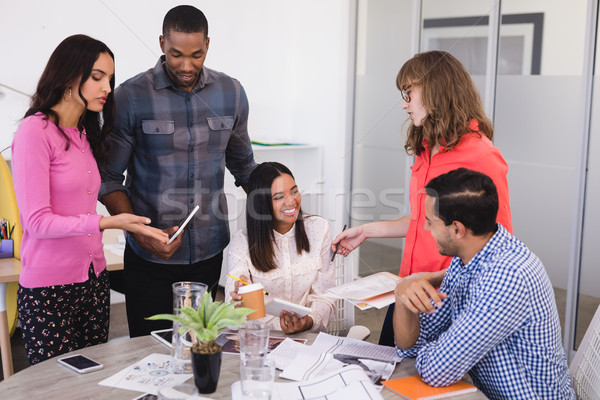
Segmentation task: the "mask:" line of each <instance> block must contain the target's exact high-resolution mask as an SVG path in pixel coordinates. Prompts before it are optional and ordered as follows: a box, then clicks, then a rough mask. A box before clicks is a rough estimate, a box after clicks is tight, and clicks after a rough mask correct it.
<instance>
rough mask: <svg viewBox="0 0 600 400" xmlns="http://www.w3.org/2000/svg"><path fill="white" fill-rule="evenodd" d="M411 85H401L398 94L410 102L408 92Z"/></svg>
mask: <svg viewBox="0 0 600 400" xmlns="http://www.w3.org/2000/svg"><path fill="white" fill-rule="evenodd" d="M411 87H412V85H405V86H403V87H402V89H400V95H401V96H402V99H403V100H404V101H405V102H407V103H410V92H411V91H412V90H411Z"/></svg>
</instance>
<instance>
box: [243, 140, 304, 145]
mask: <svg viewBox="0 0 600 400" xmlns="http://www.w3.org/2000/svg"><path fill="white" fill-rule="evenodd" d="M252 144H253V145H255V146H301V145H302V144H301V143H292V142H288V141H286V140H282V139H252Z"/></svg>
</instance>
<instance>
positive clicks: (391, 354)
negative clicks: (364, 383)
mask: <svg viewBox="0 0 600 400" xmlns="http://www.w3.org/2000/svg"><path fill="white" fill-rule="evenodd" d="M310 348H311V350H310V351H314V352H319V353H332V354H347V355H350V356H356V357H362V358H370V359H373V360H381V361H394V362H400V361H402V357H400V356H398V353H396V348H395V347H391V346H381V345H378V344H373V343H369V342H365V341H363V340H358V339H352V338H348V337H339V336H332V335H328V334H326V333H323V332H320V333H319V335H318V336H317V339H316V340H315V341H314V343H313V344H312V346H310Z"/></svg>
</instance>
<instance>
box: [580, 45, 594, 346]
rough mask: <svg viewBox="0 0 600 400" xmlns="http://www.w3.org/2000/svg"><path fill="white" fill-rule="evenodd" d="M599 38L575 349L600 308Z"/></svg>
mask: <svg viewBox="0 0 600 400" xmlns="http://www.w3.org/2000/svg"><path fill="white" fill-rule="evenodd" d="M599 40H600V35H599V34H597V36H596V54H595V63H594V64H595V70H594V76H593V88H592V89H593V90H592V93H593V96H592V117H591V122H590V123H591V127H590V137H589V148H588V164H587V168H588V169H587V179H586V193H585V214H584V220H583V238H582V249H581V269H580V271H579V291H578V301H577V314H576V325H575V347H574V348H575V349H577V348H578V347H579V344H580V343H581V340H582V339H583V335H584V334H585V332H586V330H587V328H588V326H589V325H590V322H591V320H592V318H593V316H594V313H595V312H596V309H597V308H598V306H599V305H600V285H598V282H600V268H598V253H597V252H596V251H595V250H596V248H595V247H596V245H597V243H598V238H600V209H599V208H598V207H597V205H598V204H600V156H599V155H600V93H599V91H598V88H599V87H600V86H599V84H600V66H599V63H600V50H598V43H600V42H599Z"/></svg>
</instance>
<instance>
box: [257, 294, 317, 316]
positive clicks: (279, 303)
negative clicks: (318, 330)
mask: <svg viewBox="0 0 600 400" xmlns="http://www.w3.org/2000/svg"><path fill="white" fill-rule="evenodd" d="M268 298H269V296H266V297H265V300H267V299H268ZM283 310H285V311H287V312H292V311H293V312H295V313H296V315H297V316H298V317H304V316H305V315H308V314H310V313H311V312H312V310H311V309H310V308H308V307H304V306H300V305H298V304H295V303H290V302H289V301H285V300H281V299H277V298H275V297H274V298H272V299H269V300H268V301H267V302H266V303H265V312H266V313H267V314H269V315H274V316H276V317H278V316H279V315H280V314H281V312H282V311H283Z"/></svg>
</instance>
